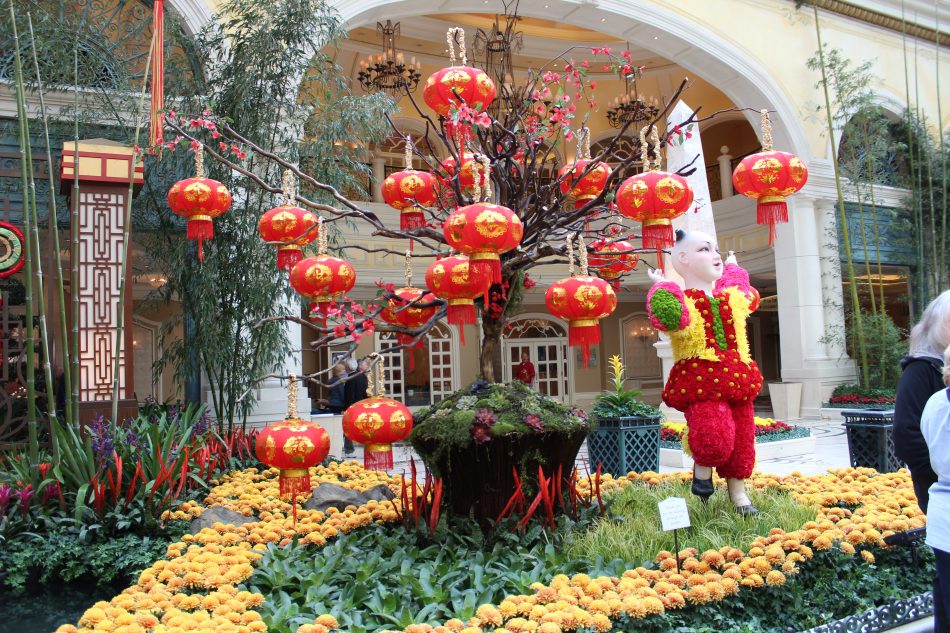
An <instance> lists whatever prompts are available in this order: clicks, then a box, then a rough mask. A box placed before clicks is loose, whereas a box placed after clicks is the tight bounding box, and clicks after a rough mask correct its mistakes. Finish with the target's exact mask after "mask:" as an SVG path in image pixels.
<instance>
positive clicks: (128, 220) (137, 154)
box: [112, 33, 161, 424]
mask: <svg viewBox="0 0 950 633" xmlns="http://www.w3.org/2000/svg"><path fill="white" fill-rule="evenodd" d="M155 42H156V34H155V33H152V45H151V46H150V47H149V49H148V57H147V58H146V60H145V72H144V73H142V92H141V93H140V94H139V104H138V107H137V108H136V110H135V134H134V135H133V139H134V140H133V148H134V149H133V151H132V165H131V167H130V173H129V192H128V196H127V197H126V202H125V218H124V225H123V227H122V259H121V262H120V265H119V309H118V314H117V315H116V328H115V345H114V347H113V351H114V353H115V356H114V360H113V364H112V423H113V424H117V423H118V420H119V357H120V354H121V352H122V334H123V332H124V329H125V302H126V300H127V299H128V287H127V285H126V283H125V282H126V275H127V274H128V266H129V242H130V241H131V239H132V194H133V190H134V188H135V168H136V167H137V166H138V164H139V162H141V160H142V152H141V150H140V149H139V132H141V130H142V123H141V122H140V121H139V118H140V115H141V113H142V108H143V107H144V105H145V93H146V88H147V87H148V69H149V68H151V66H152V52H153V51H154V50H155ZM159 45H161V44H159ZM125 352H126V353H128V352H129V350H125Z"/></svg>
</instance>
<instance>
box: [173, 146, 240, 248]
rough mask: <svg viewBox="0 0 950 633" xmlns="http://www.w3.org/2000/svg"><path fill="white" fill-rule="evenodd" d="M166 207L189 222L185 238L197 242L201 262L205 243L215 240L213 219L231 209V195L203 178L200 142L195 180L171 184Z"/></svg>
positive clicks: (210, 179) (216, 184) (202, 155)
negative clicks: (205, 241)
mask: <svg viewBox="0 0 950 633" xmlns="http://www.w3.org/2000/svg"><path fill="white" fill-rule="evenodd" d="M168 206H169V207H171V210H172V211H174V212H175V213H176V214H177V215H179V216H181V217H183V218H185V219H186V220H188V232H187V236H188V239H189V240H192V241H195V240H197V242H198V261H199V262H202V261H204V248H203V245H204V240H210V239H212V238H214V223H213V222H212V220H213V219H214V218H216V217H218V216H219V215H222V214H223V213H225V212H226V211H227V210H228V209H229V208H230V207H231V192H230V191H228V188H227V187H225V186H224V185H223V184H222V183H220V182H218V181H217V180H214V179H212V178H206V177H205V173H204V146H203V145H201V144H200V143H198V144H196V145H195V177H194V178H185V179H184V180H179V181H178V182H176V183H175V184H174V185H172V187H171V189H169V190H168Z"/></svg>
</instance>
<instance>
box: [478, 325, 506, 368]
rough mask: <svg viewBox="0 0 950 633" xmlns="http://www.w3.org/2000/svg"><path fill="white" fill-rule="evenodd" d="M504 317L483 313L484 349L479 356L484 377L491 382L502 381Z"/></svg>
mask: <svg viewBox="0 0 950 633" xmlns="http://www.w3.org/2000/svg"><path fill="white" fill-rule="evenodd" d="M503 325H504V320H503V319H495V318H492V317H490V316H488V315H487V314H484V313H483V314H482V335H483V339H482V350H481V353H480V355H479V358H478V362H479V368H480V369H481V373H482V378H484V379H485V380H487V381H488V382H490V383H494V382H501V377H502V372H501V331H502V326H503Z"/></svg>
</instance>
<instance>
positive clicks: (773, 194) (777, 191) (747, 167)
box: [732, 110, 808, 246]
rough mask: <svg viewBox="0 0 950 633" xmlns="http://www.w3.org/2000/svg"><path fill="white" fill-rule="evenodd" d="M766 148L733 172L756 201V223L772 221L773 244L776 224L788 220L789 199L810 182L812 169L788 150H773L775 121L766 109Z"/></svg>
mask: <svg viewBox="0 0 950 633" xmlns="http://www.w3.org/2000/svg"><path fill="white" fill-rule="evenodd" d="M761 114H762V151H761V152H757V153H755V154H751V155H749V156H746V157H745V158H743V159H742V160H741V161H740V162H739V164H738V165H736V169H735V171H733V172H732V184H733V186H734V187H735V189H736V191H738V192H739V193H741V194H742V195H744V196H746V197H748V198H752V199H753V200H756V201H757V203H758V204H756V223H757V224H768V226H769V246H772V245H773V244H774V243H775V225H776V224H785V223H786V222H788V205H787V204H786V203H785V199H786V198H788V197H789V196H790V195H792V194H794V193H796V192H798V191H800V190H801V188H802V187H804V186H805V183H806V182H807V181H808V168H807V167H805V163H803V162H802V161H801V159H800V158H799V157H798V156H796V155H794V154H789V153H788V152H779V151H776V150H774V149H772V122H771V120H769V111H768V110H762V112H761Z"/></svg>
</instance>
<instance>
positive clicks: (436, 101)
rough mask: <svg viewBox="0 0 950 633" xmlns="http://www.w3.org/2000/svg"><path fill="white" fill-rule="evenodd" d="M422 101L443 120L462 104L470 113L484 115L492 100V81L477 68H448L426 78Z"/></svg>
mask: <svg viewBox="0 0 950 633" xmlns="http://www.w3.org/2000/svg"><path fill="white" fill-rule="evenodd" d="M422 98H423V100H425V102H426V105H428V106H429V107H430V108H432V109H433V110H434V111H435V112H436V114H438V115H439V116H441V117H444V118H448V117H449V114H450V112H451V110H452V108H458V107H459V106H460V105H461V104H462V103H463V102H464V103H465V104H466V105H468V107H470V108H472V109H473V110H476V111H479V112H484V111H485V110H487V109H488V106H489V105H491V102H492V101H494V100H495V82H494V81H492V79H491V77H489V76H488V74H487V73H485V71H483V70H479V69H478V68H472V67H471V66H449V67H448V68H443V69H441V70H437V71H436V72H434V73H432V74H431V75H429V78H428V79H426V85H425V88H423V90H422Z"/></svg>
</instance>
